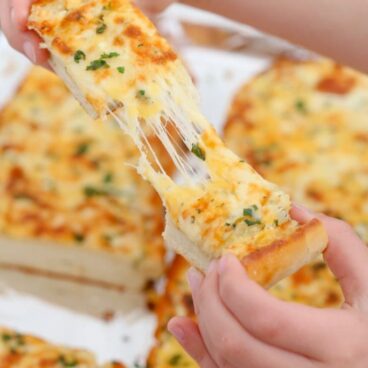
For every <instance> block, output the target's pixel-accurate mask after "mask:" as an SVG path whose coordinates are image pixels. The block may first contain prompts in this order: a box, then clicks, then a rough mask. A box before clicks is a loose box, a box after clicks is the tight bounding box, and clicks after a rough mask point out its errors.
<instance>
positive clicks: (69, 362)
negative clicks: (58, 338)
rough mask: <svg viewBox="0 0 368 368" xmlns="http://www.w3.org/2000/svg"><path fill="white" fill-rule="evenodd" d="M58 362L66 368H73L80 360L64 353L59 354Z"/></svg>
mask: <svg viewBox="0 0 368 368" xmlns="http://www.w3.org/2000/svg"><path fill="white" fill-rule="evenodd" d="M58 363H59V364H60V365H61V366H62V367H65V368H72V367H76V366H77V365H78V361H77V360H76V359H67V358H66V357H65V356H64V355H60V356H59V359H58Z"/></svg>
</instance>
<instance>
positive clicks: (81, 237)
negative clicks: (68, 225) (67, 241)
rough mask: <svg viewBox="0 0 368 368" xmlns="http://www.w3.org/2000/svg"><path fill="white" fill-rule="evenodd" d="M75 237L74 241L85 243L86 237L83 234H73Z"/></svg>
mask: <svg viewBox="0 0 368 368" xmlns="http://www.w3.org/2000/svg"><path fill="white" fill-rule="evenodd" d="M73 236H74V240H75V241H76V242H77V243H83V242H84V239H85V236H84V235H83V234H80V233H74V234H73Z"/></svg>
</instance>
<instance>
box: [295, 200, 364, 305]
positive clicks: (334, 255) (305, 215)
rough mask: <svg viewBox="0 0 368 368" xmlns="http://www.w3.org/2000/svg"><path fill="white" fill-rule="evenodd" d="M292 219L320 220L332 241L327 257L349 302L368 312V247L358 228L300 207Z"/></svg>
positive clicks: (325, 255) (327, 261) (326, 259)
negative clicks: (360, 236) (359, 234)
mask: <svg viewBox="0 0 368 368" xmlns="http://www.w3.org/2000/svg"><path fill="white" fill-rule="evenodd" d="M292 216H293V217H294V218H295V219H296V220H299V221H301V222H305V221H309V220H311V219H312V218H317V219H318V220H320V221H321V222H322V223H323V225H324V227H325V229H326V231H327V233H328V238H329V244H328V247H327V249H326V251H325V253H324V258H325V261H326V263H327V264H328V266H329V267H330V269H331V271H332V272H333V274H334V275H335V276H336V278H337V279H338V281H339V283H340V285H341V288H342V290H343V293H344V296H345V300H346V303H347V304H348V305H350V306H353V307H357V308H359V309H365V310H368V248H367V247H366V245H365V243H364V242H363V241H362V240H361V239H360V238H359V237H358V235H357V234H356V233H355V231H354V229H353V228H352V227H351V226H350V225H348V224H347V223H346V222H344V221H340V220H337V219H334V218H332V217H328V216H325V215H322V214H314V213H312V212H310V211H308V210H307V209H305V208H303V207H300V206H296V207H294V208H293V210H292Z"/></svg>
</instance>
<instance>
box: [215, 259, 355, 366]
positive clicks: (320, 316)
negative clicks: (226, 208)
mask: <svg viewBox="0 0 368 368" xmlns="http://www.w3.org/2000/svg"><path fill="white" fill-rule="evenodd" d="M218 272H219V295H220V298H221V300H222V302H223V303H224V305H225V306H226V308H227V309H228V310H229V311H230V313H231V314H232V315H233V316H234V318H236V320H237V321H238V322H239V323H240V324H241V326H242V327H243V328H244V329H245V330H246V331H247V332H248V333H249V334H250V335H251V336H253V337H255V338H257V339H258V340H260V341H263V342H264V343H267V344H270V345H272V346H274V347H277V348H279V349H285V350H287V351H290V352H293V353H295V354H300V355H303V356H304V357H309V358H310V359H312V360H313V359H317V360H318V359H319V358H318V357H325V356H326V353H328V352H329V351H334V349H335V347H334V346H330V341H331V336H330V331H332V330H336V329H337V328H340V329H341V336H344V333H343V332H342V331H344V332H346V333H347V332H348V331H349V329H350V327H349V324H348V323H345V322H344V321H342V319H341V318H340V317H341V316H342V315H344V314H345V313H346V312H345V311H343V310H320V309H315V308H310V307H307V306H303V305H298V304H293V303H286V302H283V301H280V300H277V299H275V298H274V297H272V296H271V295H270V294H268V293H267V292H266V291H265V290H264V289H263V288H261V287H260V286H259V285H258V284H256V283H255V282H254V281H252V280H250V279H249V278H248V276H247V275H246V272H245V270H244V269H243V267H242V266H241V264H240V262H239V261H238V260H237V259H236V258H235V257H234V256H226V257H224V258H223V259H221V261H220V263H219V269H218ZM340 320H341V322H339V321H340ZM316 341H319V343H316ZM296 366H297V365H296Z"/></svg>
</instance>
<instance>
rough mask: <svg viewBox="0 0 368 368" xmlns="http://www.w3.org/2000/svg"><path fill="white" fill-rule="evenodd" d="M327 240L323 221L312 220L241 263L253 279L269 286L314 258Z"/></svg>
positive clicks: (325, 244)
mask: <svg viewBox="0 0 368 368" xmlns="http://www.w3.org/2000/svg"><path fill="white" fill-rule="evenodd" d="M327 243H328V237H327V233H326V231H325V229H324V227H323V225H322V223H321V222H320V221H318V220H317V219H313V220H312V221H310V222H308V223H307V224H305V225H302V226H301V227H299V228H298V229H297V230H296V231H295V232H294V233H293V234H291V236H289V237H288V238H286V239H282V240H277V241H275V242H273V243H272V244H270V245H269V246H267V247H264V248H261V249H260V250H258V251H257V252H254V253H251V254H250V255H248V256H247V257H245V258H243V259H242V261H241V263H242V264H243V266H244V267H245V269H246V270H247V273H248V276H249V277H250V278H251V279H252V280H254V281H256V282H257V283H259V284H260V285H262V286H264V287H265V288H269V287H271V286H272V285H274V284H276V283H277V282H278V281H280V280H282V279H283V278H285V277H287V276H289V275H291V274H292V273H294V272H296V271H297V270H298V269H300V268H301V267H303V266H304V265H306V264H308V263H310V262H311V261H312V260H314V259H315V258H316V257H317V256H318V255H319V254H320V253H321V252H323V251H324V250H325V248H326V247H327Z"/></svg>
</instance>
